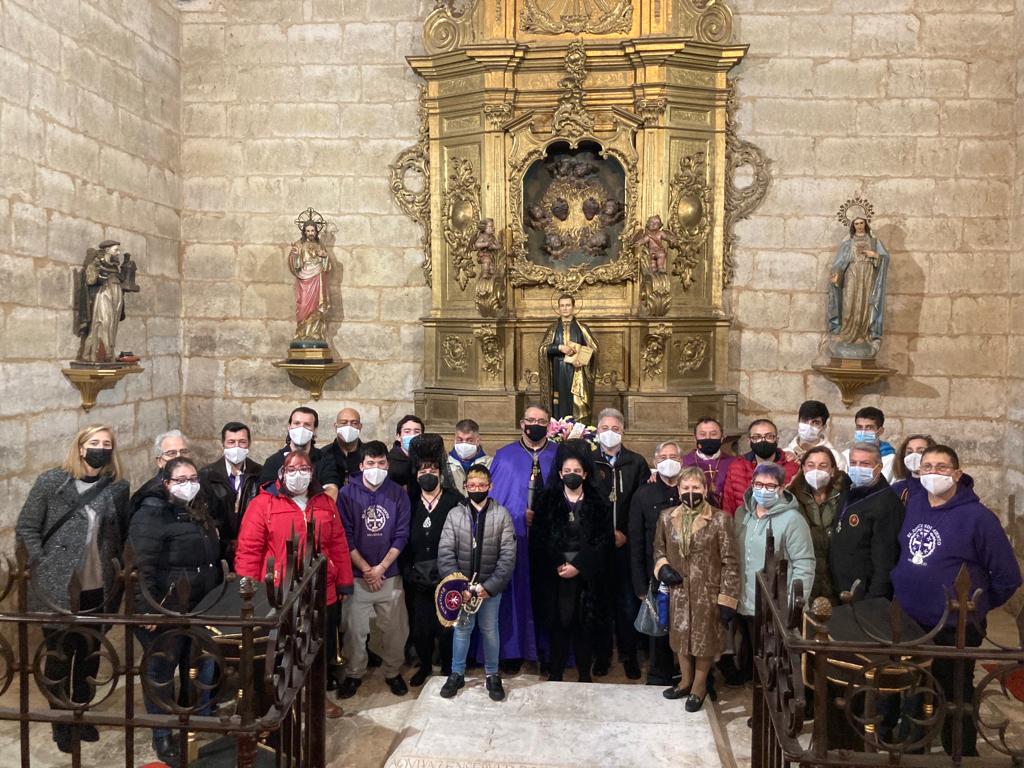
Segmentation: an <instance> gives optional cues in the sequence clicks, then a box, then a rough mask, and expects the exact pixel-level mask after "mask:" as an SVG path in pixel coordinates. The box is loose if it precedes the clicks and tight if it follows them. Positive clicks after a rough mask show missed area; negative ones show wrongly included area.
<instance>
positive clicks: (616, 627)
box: [594, 408, 651, 680]
mask: <svg viewBox="0 0 1024 768" xmlns="http://www.w3.org/2000/svg"><path fill="white" fill-rule="evenodd" d="M624 429H625V417H624V416H623V415H622V412H621V411H618V410H616V409H615V408H605V409H604V410H603V411H601V413H599V414H598V416H597V442H598V445H599V446H600V450H599V451H598V455H597V457H595V459H594V469H595V477H594V480H595V484H596V485H597V487H598V489H599V490H600V491H601V494H602V495H603V496H604V498H605V500H606V501H608V503H609V504H610V505H611V508H612V524H613V525H614V526H615V530H614V535H615V561H614V562H615V572H614V573H613V574H612V579H613V584H612V593H611V599H612V605H611V606H610V608H611V610H610V611H608V616H609V618H610V622H609V623H608V624H607V625H606V626H604V627H602V631H601V634H600V635H599V636H598V637H597V639H596V643H595V654H594V656H595V660H594V674H595V675H597V676H598V677H601V676H603V675H607V674H608V669H609V667H610V666H611V659H612V635H613V634H614V636H615V641H616V644H617V645H618V649H619V661H621V662H622V666H623V668H624V669H625V671H626V677H628V678H629V679H630V680H638V679H640V665H639V663H638V662H637V658H636V649H637V632H636V630H635V629H633V622H634V621H635V620H636V613H637V610H638V609H639V607H640V604H639V602H638V601H637V599H636V595H635V594H634V591H633V585H632V580H631V578H630V565H629V560H630V557H629V546H628V543H629V506H630V504H631V503H632V501H633V494H634V493H636V492H637V490H639V489H640V488H642V487H643V486H645V485H647V481H648V480H649V479H650V477H651V469H650V467H649V466H648V465H647V460H646V459H644V457H643V456H641V455H640V454H639V453H636V452H635V451H631V450H629V449H628V448H626V447H625V446H623V445H622V435H623V432H624Z"/></svg>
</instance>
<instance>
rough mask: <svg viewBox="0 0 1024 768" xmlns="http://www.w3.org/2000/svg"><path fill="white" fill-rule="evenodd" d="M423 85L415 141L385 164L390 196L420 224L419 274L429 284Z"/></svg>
mask: <svg viewBox="0 0 1024 768" xmlns="http://www.w3.org/2000/svg"><path fill="white" fill-rule="evenodd" d="M426 96H427V88H426V86H420V107H419V118H420V127H419V135H418V136H417V138H416V144H415V145H413V146H411V147H406V148H405V149H403V150H402V151H401V152H399V153H398V156H397V157H396V158H395V161H394V162H393V163H391V165H389V166H388V173H389V176H390V180H391V195H392V196H393V197H394V198H395V202H396V203H397V204H398V207H399V208H401V209H402V213H404V214H405V215H406V216H408V217H409V218H410V219H412V220H413V221H414V222H416V223H417V224H419V225H420V226H421V227H423V237H422V239H421V242H422V243H423V263H422V265H421V266H422V268H423V277H424V280H425V281H426V284H427V285H430V277H431V271H432V264H431V254H430V135H429V131H428V127H427V110H426V105H425V103H424V101H425V99H426ZM410 175H413V176H415V175H419V177H420V180H421V182H420V183H421V186H420V188H419V189H413V188H410V187H409V184H408V177H409V176H410Z"/></svg>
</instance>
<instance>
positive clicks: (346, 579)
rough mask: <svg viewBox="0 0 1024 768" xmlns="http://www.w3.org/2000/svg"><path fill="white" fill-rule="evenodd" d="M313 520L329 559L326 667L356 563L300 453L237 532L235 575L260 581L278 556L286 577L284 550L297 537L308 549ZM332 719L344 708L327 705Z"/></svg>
mask: <svg viewBox="0 0 1024 768" xmlns="http://www.w3.org/2000/svg"><path fill="white" fill-rule="evenodd" d="M310 520H312V521H313V524H314V530H315V535H316V539H317V543H318V544H319V545H320V551H321V552H322V553H323V554H324V556H325V557H326V558H327V627H326V628H325V638H324V639H325V642H326V647H325V649H324V650H325V652H326V654H327V663H328V666H330V665H331V664H333V660H334V658H335V657H336V656H337V642H338V618H339V613H340V608H341V601H342V600H344V599H345V596H346V595H349V594H351V593H352V561H351V559H350V558H349V551H348V541H347V540H346V538H345V529H344V528H343V527H342V525H341V518H339V517H338V508H337V507H336V506H335V504H334V500H333V499H331V497H330V496H328V495H327V494H326V493H324V491H323V488H322V487H321V486H320V484H319V483H318V482H317V481H316V480H315V479H314V477H313V466H312V465H311V464H310V462H309V457H308V456H307V455H306V454H305V453H302V452H301V451H292V452H291V453H289V454H288V455H287V456H286V457H285V459H284V463H283V464H282V466H281V469H280V470H279V471H278V474H277V482H276V483H273V484H272V485H268V486H267V487H266V488H264V489H263V491H262V492H261V493H260V494H259V496H257V497H256V498H255V499H253V500H252V502H251V503H250V504H249V508H248V509H247V510H246V512H245V517H244V518H243V519H242V528H241V530H240V531H239V532H238V546H237V549H236V551H235V571H236V572H237V573H238V575H239V576H248V577H250V578H252V579H256V580H258V581H262V580H263V577H264V576H265V575H266V573H267V561H268V560H269V559H270V558H271V557H273V558H274V581H275V583H278V584H280V582H281V579H282V578H283V577H284V576H285V573H284V568H285V563H286V558H287V554H286V546H287V543H288V540H289V539H290V538H291V537H292V534H293V533H294V534H295V535H297V536H298V537H299V552H300V553H301V552H302V551H303V550H304V548H305V546H306V524H307V523H308V522H309V521H310ZM326 713H327V716H328V717H332V718H333V717H341V715H342V711H341V707H339V706H337V705H336V704H334V703H333V702H332V701H330V700H327V702H326Z"/></svg>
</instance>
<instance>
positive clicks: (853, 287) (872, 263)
mask: <svg viewBox="0 0 1024 768" xmlns="http://www.w3.org/2000/svg"><path fill="white" fill-rule="evenodd" d="M840 219H841V220H843V221H844V223H849V226H850V236H849V237H847V238H846V239H844V240H843V242H842V243H841V244H840V246H839V251H838V252H837V253H836V257H835V260H834V261H833V262H832V269H831V274H830V276H829V288H828V332H829V336H830V339H829V346H830V348H831V351H832V355H833V356H834V357H841V358H853V359H873V358H874V357H875V356H876V355H877V354H878V348H879V346H881V343H882V323H883V320H884V314H885V285H886V277H887V275H888V273H889V261H890V257H889V252H888V251H887V250H886V249H885V246H884V245H883V244H882V241H881V240H879V239H878V238H876V237H875V236H874V235H872V234H871V224H870V219H871V207H870V204H864V205H852V206H851V205H849V204H847V206H844V208H843V209H841V210H840Z"/></svg>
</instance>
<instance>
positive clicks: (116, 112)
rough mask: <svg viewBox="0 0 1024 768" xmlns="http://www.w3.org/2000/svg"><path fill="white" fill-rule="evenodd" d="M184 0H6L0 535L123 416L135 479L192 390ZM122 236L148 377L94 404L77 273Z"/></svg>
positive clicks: (120, 424) (1, 29)
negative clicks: (45, 480) (67, 459)
mask: <svg viewBox="0 0 1024 768" xmlns="http://www.w3.org/2000/svg"><path fill="white" fill-rule="evenodd" d="M180 29H181V28H180V19H179V14H178V10H177V8H176V6H175V5H174V3H173V2H172V1H171V0H47V2H45V3H43V2H36V1H35V0H4V2H2V3H0V360H2V366H0V389H2V392H3V397H2V398H0V545H2V546H3V547H4V548H6V547H8V546H9V545H10V544H11V542H12V541H13V536H12V535H11V532H12V528H13V526H14V523H15V521H16V519H17V515H18V511H19V510H20V508H21V505H22V502H23V500H24V498H25V495H26V494H27V492H28V489H29V488H30V487H31V484H32V482H33V480H34V479H35V477H36V475H38V474H39V472H40V471H41V470H43V469H46V468H48V467H51V466H54V465H57V464H59V463H61V461H62V460H63V458H64V453H65V451H66V450H67V446H68V444H69V441H70V440H71V438H72V437H73V436H74V434H75V432H76V431H77V430H78V429H79V428H80V427H82V426H86V425H88V424H95V423H107V424H111V425H112V426H113V427H114V428H115V430H116V432H117V437H118V440H119V447H120V449H121V455H122V457H123V458H124V459H125V460H126V462H125V463H126V465H127V468H128V471H129V475H130V476H131V478H132V479H133V482H139V481H141V480H142V479H143V478H144V477H145V476H146V474H148V472H149V467H150V465H149V449H148V445H149V442H150V441H151V440H152V436H153V435H154V434H155V433H157V432H159V431H161V430H164V429H166V428H167V426H168V424H172V423H177V421H178V419H179V411H180V401H181V379H180V374H179V372H180V343H181V339H180V335H181V298H180V296H181V294H180V268H179V253H178V251H179V228H180V224H179V209H180V183H179V151H180V138H179V136H180V129H179V123H180V100H179V81H180V64H179V47H180V46H179V36H180ZM107 238H111V239H116V240H120V241H121V244H122V250H123V251H128V252H130V253H131V254H132V255H133V257H134V258H135V260H136V261H137V262H138V265H139V284H140V285H141V287H142V293H139V294H132V295H129V296H128V297H127V300H126V304H127V314H128V317H127V320H126V321H125V322H124V323H123V324H122V325H121V329H120V332H119V334H118V349H119V350H132V351H134V352H136V353H137V354H140V355H141V356H142V357H143V363H142V365H143V366H144V367H145V373H143V374H140V375H137V376H132V377H129V378H127V379H126V380H125V381H124V382H122V383H121V384H119V385H118V387H117V388H116V389H115V390H113V391H107V392H104V393H103V394H101V395H100V397H99V401H98V403H97V405H96V407H95V408H94V409H93V410H92V411H91V412H90V413H83V412H82V410H81V409H80V407H79V394H78V392H77V390H75V389H74V387H72V386H71V384H70V383H68V382H67V381H66V380H65V379H64V377H63V376H61V374H60V368H61V367H63V366H65V365H67V363H68V361H70V360H71V359H73V358H74V356H75V355H76V354H77V350H78V337H77V336H75V335H74V330H73V327H72V310H71V289H72V270H73V269H74V268H76V267H80V266H81V264H82V262H83V259H84V258H85V249H86V248H87V247H89V246H95V245H96V244H98V243H99V242H100V241H101V240H104V239H107Z"/></svg>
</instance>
